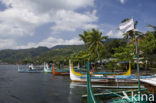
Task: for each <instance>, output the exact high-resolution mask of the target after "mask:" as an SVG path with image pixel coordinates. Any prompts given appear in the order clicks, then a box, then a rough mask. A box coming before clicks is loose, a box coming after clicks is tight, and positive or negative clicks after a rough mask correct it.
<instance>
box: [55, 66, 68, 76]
mask: <svg viewBox="0 0 156 103" xmlns="http://www.w3.org/2000/svg"><path fill="white" fill-rule="evenodd" d="M52 73H53V74H54V75H69V71H67V70H59V69H56V70H55V67H54V64H53V65H52Z"/></svg>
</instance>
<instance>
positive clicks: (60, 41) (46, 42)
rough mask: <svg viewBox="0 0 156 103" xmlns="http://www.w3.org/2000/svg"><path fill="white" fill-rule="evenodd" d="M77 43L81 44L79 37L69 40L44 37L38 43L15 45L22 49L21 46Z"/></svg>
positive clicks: (51, 45)
mask: <svg viewBox="0 0 156 103" xmlns="http://www.w3.org/2000/svg"><path fill="white" fill-rule="evenodd" d="M78 44H83V42H82V41H80V40H79V38H73V39H70V40H64V39H61V38H53V37H49V38H47V39H44V40H43V41H41V42H39V43H33V42H31V43H28V44H27V45H22V46H16V49H23V48H32V47H35V48H36V47H38V46H46V47H49V48H51V47H53V46H55V45H78Z"/></svg>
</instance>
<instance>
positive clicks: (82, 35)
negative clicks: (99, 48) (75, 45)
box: [79, 31, 90, 46]
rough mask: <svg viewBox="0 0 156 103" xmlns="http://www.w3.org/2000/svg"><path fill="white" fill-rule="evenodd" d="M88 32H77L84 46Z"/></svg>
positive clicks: (86, 44)
mask: <svg viewBox="0 0 156 103" xmlns="http://www.w3.org/2000/svg"><path fill="white" fill-rule="evenodd" d="M89 34H90V31H84V32H83V34H79V37H80V40H82V41H83V42H84V44H85V46H88V39H87V38H88V35H89Z"/></svg>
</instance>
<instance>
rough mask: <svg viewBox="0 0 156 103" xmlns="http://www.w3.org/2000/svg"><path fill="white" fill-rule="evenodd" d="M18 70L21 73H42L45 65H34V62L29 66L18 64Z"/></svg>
mask: <svg viewBox="0 0 156 103" xmlns="http://www.w3.org/2000/svg"><path fill="white" fill-rule="evenodd" d="M18 72H19V73H40V72H43V67H41V66H36V67H34V66H33V64H31V65H29V66H21V67H20V66H19V65H18Z"/></svg>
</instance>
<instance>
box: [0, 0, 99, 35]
mask: <svg viewBox="0 0 156 103" xmlns="http://www.w3.org/2000/svg"><path fill="white" fill-rule="evenodd" d="M0 1H1V2H3V4H5V5H6V6H7V7H8V8H7V9H6V10H4V11H1V12H0V27H1V28H2V29H1V30H0V34H1V35H4V34H5V35H9V36H10V35H16V36H23V35H32V34H33V32H34V30H35V28H36V27H38V26H39V25H42V24H45V23H49V22H51V23H54V24H55V25H54V26H53V27H51V28H52V29H53V30H66V31H74V30H76V29H78V28H80V27H81V26H83V27H86V25H89V24H90V25H94V24H91V23H93V22H95V21H96V20H97V17H96V16H95V14H96V12H95V11H93V12H92V13H85V14H83V13H78V12H76V11H75V9H78V8H84V7H87V6H93V4H94V1H93V0H74V1H73V0H66V1H64V0H22V1H21V0H0ZM60 24H61V25H60ZM94 26H96V25H94Z"/></svg>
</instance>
